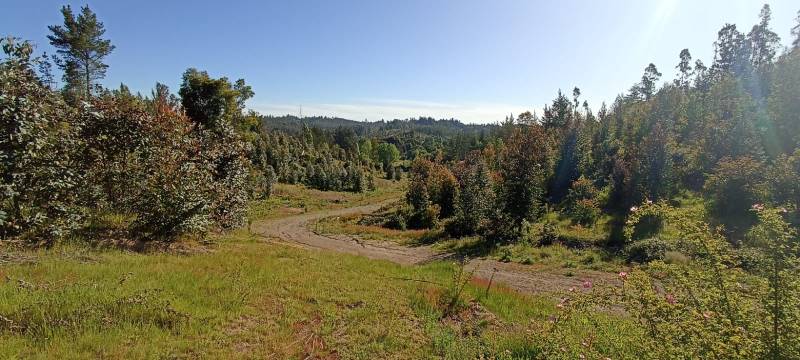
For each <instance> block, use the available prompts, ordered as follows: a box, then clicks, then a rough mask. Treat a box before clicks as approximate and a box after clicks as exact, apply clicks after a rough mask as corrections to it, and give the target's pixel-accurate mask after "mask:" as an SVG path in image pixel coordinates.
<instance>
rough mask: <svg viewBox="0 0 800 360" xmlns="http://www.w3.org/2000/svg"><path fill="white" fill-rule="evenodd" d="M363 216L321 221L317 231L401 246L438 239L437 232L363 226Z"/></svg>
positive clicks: (337, 217) (316, 226)
mask: <svg viewBox="0 0 800 360" xmlns="http://www.w3.org/2000/svg"><path fill="white" fill-rule="evenodd" d="M361 218H362V216H361V215H350V216H336V217H329V218H325V219H322V220H320V221H319V222H317V224H316V225H315V231H316V232H318V233H323V234H345V235H350V236H356V237H359V238H361V239H365V240H371V241H388V242H393V243H396V244H400V245H414V244H417V243H419V242H420V239H424V238H429V237H436V236H438V235H439V232H438V231H436V230H412V229H408V230H396V229H389V228H385V227H382V226H378V225H363V224H360V223H359V220H361Z"/></svg>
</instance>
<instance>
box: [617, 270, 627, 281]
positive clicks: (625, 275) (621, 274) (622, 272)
mask: <svg viewBox="0 0 800 360" xmlns="http://www.w3.org/2000/svg"><path fill="white" fill-rule="evenodd" d="M619 278H620V279H622V281H625V280H628V273H626V272H624V271H620V272H619Z"/></svg>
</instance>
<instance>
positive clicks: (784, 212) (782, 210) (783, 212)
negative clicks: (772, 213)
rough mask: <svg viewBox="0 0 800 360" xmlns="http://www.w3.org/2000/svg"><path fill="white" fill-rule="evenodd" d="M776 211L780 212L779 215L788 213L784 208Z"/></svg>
mask: <svg viewBox="0 0 800 360" xmlns="http://www.w3.org/2000/svg"><path fill="white" fill-rule="evenodd" d="M778 211H780V212H781V214H786V213H788V212H789V210H786V208H785V207H782V208H780V209H778Z"/></svg>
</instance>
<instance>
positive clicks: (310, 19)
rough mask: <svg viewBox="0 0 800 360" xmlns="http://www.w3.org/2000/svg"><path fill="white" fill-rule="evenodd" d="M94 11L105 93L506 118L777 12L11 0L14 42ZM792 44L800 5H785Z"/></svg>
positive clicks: (781, 25) (592, 5)
mask: <svg viewBox="0 0 800 360" xmlns="http://www.w3.org/2000/svg"><path fill="white" fill-rule="evenodd" d="M64 4H71V5H72V6H73V7H74V8H76V9H77V8H78V7H79V6H81V5H83V4H88V5H89V6H90V7H91V8H92V9H93V10H94V11H95V12H96V13H97V14H98V16H99V18H100V20H101V21H103V22H104V23H105V26H106V29H107V32H106V35H107V37H108V38H110V39H111V40H112V42H113V43H114V44H115V45H116V46H117V49H116V50H115V51H114V52H113V53H112V54H111V55H110V56H109V57H108V61H107V63H108V64H109V65H110V68H109V70H108V74H107V77H106V79H105V80H104V84H105V85H106V86H109V87H117V86H118V85H119V84H120V83H125V84H127V85H128V86H130V87H131V89H133V90H136V91H142V92H144V93H149V91H150V89H151V88H152V87H153V85H154V84H155V82H156V81H159V82H162V83H165V84H167V85H169V86H170V87H171V88H172V90H173V91H175V92H177V86H178V84H179V82H180V76H181V74H182V73H183V71H184V70H185V69H186V68H188V67H196V68H199V69H204V70H207V71H209V73H211V75H212V76H227V77H229V78H231V79H237V78H244V79H245V80H246V81H247V82H248V83H249V84H250V85H252V86H253V89H254V90H255V92H256V96H255V97H254V98H253V99H252V100H250V101H249V102H248V106H249V107H250V108H252V109H255V110H257V111H259V112H262V113H268V114H286V113H292V114H297V113H298V111H299V107H300V106H301V105H302V108H303V114H304V115H327V116H342V117H346V118H351V119H355V120H364V119H369V120H380V119H382V118H385V119H392V118H406V117H412V116H434V117H437V118H450V117H455V118H458V119H461V120H463V121H465V122H496V121H499V120H502V118H503V117H504V116H505V115H507V114H508V113H515V114H516V113H519V112H520V111H523V110H535V109H540V108H541V107H542V105H543V104H545V103H548V102H549V101H550V100H551V99H552V98H553V97H554V96H555V94H556V92H557V91H558V89H562V90H564V91H565V92H568V93H571V91H572V88H573V87H574V86H578V87H580V88H581V90H582V93H583V98H584V99H587V100H588V101H589V103H590V105H591V106H592V108H594V109H597V108H598V107H599V105H600V103H601V102H602V101H606V102H611V101H613V99H614V97H615V96H616V95H617V94H618V93H620V92H622V91H625V90H626V89H628V88H629V87H630V86H631V85H632V84H633V83H634V82H636V81H637V80H638V79H639V78H640V76H641V74H642V71H643V69H644V67H645V66H646V65H647V64H648V63H650V62H653V63H655V64H656V65H657V66H658V68H659V70H661V72H662V73H664V75H665V78H664V80H667V79H670V78H672V76H673V74H674V72H675V70H674V66H675V65H676V64H677V59H678V53H679V52H680V50H681V49H683V48H689V50H690V51H691V53H692V55H694V57H695V58H700V59H702V60H703V61H704V62H706V64H709V63H710V62H711V59H712V57H713V46H712V43H713V42H714V40H715V38H716V32H717V31H718V30H719V29H720V28H721V27H722V26H723V25H724V24H725V23H726V22H730V23H734V24H737V26H738V27H739V28H740V30H742V31H745V32H746V31H749V29H750V27H752V25H753V24H754V23H755V22H756V21H757V15H758V12H759V9H760V8H761V5H762V4H763V2H760V1H733V0H708V1H694V0H663V1H638V0H611V1H604V2H600V1H588V0H587V1H577V0H565V1H548V2H545V1H533V0H528V1H525V0H519V1H515V0H491V1H489V0H486V1H483V0H404V1H400V0H396V1H395V0H363V1H361V0H358V1H324V0H316V1H311V0H292V1H290V0H286V1H224V2H221V1H203V0H196V1H170V0H158V1H155V0H138V1H49V0H36V1H33V0H4V5H3V6H2V8H3V11H1V12H0V35H14V36H18V37H21V38H24V39H27V40H32V41H33V42H35V43H36V44H37V46H38V49H39V50H41V51H48V52H52V49H51V48H50V45H49V44H48V43H47V39H46V36H47V34H48V30H47V25H52V24H58V23H61V21H62V19H61V15H60V13H59V8H60V7H61V5H64ZM769 4H770V5H771V6H772V10H773V21H772V27H773V30H775V31H776V32H777V33H778V34H779V35H780V36H781V38H782V42H783V43H784V44H788V43H789V41H790V40H789V39H790V34H789V29H790V28H791V27H792V26H793V22H794V18H795V15H796V13H797V11H798V10H800V3H797V2H796V1H789V0H781V1H770V2H769Z"/></svg>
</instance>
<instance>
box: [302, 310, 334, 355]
mask: <svg viewBox="0 0 800 360" xmlns="http://www.w3.org/2000/svg"><path fill="white" fill-rule="evenodd" d="M321 324H322V318H321V317H320V316H319V315H318V314H317V315H314V316H313V317H311V318H310V319H307V320H302V321H298V322H296V323H294V324H292V331H293V332H294V334H295V337H296V338H297V342H299V343H300V345H301V346H302V348H303V359H326V360H334V359H339V355H338V354H337V352H336V350H332V349H330V348H329V347H328V346H327V345H326V344H325V339H323V338H322V336H321V335H320V334H319V328H320V326H321Z"/></svg>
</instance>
